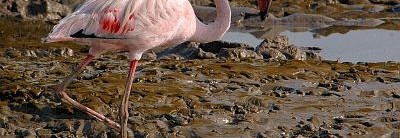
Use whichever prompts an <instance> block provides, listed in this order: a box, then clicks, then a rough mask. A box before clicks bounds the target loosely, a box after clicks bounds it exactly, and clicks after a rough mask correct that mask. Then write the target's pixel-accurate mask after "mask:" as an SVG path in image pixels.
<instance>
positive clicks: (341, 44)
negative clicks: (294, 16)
mask: <svg viewBox="0 0 400 138" xmlns="http://www.w3.org/2000/svg"><path fill="white" fill-rule="evenodd" d="M281 34H283V35H287V36H289V43H290V44H294V45H296V46H305V47H319V48H322V51H321V53H320V54H321V56H322V57H323V58H324V59H327V60H339V61H341V62H385V61H400V54H399V51H400V45H399V44H400V31H393V30H383V29H368V30H352V31H349V32H348V33H345V34H341V33H332V34H330V35H328V36H321V35H317V34H315V33H312V32H290V31H284V32H282V33H281ZM223 40H225V41H229V42H240V43H247V44H249V45H251V46H257V45H258V44H259V43H260V42H262V40H261V39H258V38H256V37H255V36H253V35H251V34H250V33H242V32H228V33H227V34H226V35H225V36H224V38H223Z"/></svg>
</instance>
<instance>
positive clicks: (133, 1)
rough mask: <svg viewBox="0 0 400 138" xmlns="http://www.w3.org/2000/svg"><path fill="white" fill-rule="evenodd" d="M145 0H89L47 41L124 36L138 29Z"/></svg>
mask: <svg viewBox="0 0 400 138" xmlns="http://www.w3.org/2000/svg"><path fill="white" fill-rule="evenodd" d="M144 1H145V0H87V1H85V2H84V3H83V4H82V5H81V6H80V7H79V8H78V9H77V10H76V11H74V12H73V13H72V14H71V15H68V16H67V17H65V18H63V19H62V20H61V21H60V22H59V24H58V25H56V26H54V28H53V30H52V32H51V33H50V34H49V36H48V37H47V38H45V39H44V41H45V42H56V41H69V40H73V39H74V38H73V37H74V36H81V37H82V36H85V37H87V36H92V37H101V38H124V37H126V35H125V34H126V33H128V32H129V31H133V30H134V28H135V16H136V14H137V12H136V11H137V10H138V9H139V8H140V5H141V3H143V2H144Z"/></svg>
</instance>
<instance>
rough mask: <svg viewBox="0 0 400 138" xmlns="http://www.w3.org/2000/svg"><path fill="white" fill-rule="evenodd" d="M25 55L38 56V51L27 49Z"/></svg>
mask: <svg viewBox="0 0 400 138" xmlns="http://www.w3.org/2000/svg"><path fill="white" fill-rule="evenodd" d="M25 56H27V57H37V55H36V52H35V51H33V50H26V51H25Z"/></svg>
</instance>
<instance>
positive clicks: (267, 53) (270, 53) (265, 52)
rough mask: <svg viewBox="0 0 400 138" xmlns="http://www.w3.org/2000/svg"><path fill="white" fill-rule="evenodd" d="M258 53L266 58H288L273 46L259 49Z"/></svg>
mask: <svg viewBox="0 0 400 138" xmlns="http://www.w3.org/2000/svg"><path fill="white" fill-rule="evenodd" d="M257 53H258V54H261V55H262V56H263V58H264V59H278V60H286V59H287V58H286V56H285V55H284V54H282V52H280V51H279V50H277V49H273V48H265V49H262V50H259V51H257Z"/></svg>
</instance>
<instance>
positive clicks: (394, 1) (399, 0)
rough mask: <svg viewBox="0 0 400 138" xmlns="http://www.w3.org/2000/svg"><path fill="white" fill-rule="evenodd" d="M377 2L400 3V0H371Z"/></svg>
mask: <svg viewBox="0 0 400 138" xmlns="http://www.w3.org/2000/svg"><path fill="white" fill-rule="evenodd" d="M369 1H371V2H372V3H375V4H400V0H369Z"/></svg>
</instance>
